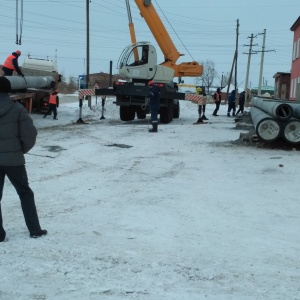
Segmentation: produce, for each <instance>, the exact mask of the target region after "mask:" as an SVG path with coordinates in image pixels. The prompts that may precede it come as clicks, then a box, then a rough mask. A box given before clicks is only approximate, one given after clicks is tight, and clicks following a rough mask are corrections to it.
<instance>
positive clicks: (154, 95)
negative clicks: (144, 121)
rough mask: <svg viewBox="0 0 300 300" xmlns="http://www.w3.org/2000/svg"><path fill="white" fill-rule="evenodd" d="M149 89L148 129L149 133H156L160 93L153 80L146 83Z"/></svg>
mask: <svg viewBox="0 0 300 300" xmlns="http://www.w3.org/2000/svg"><path fill="white" fill-rule="evenodd" d="M148 86H149V87H150V89H149V98H150V113H151V123H152V129H149V132H157V126H158V119H157V115H158V111H159V106H160V91H159V88H158V87H157V86H156V85H155V84H154V81H153V80H150V81H149V82H148Z"/></svg>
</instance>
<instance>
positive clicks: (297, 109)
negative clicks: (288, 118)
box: [291, 103, 300, 119]
mask: <svg viewBox="0 0 300 300" xmlns="http://www.w3.org/2000/svg"><path fill="white" fill-rule="evenodd" d="M291 107H292V108H293V116H294V117H295V118H299V119H300V103H292V104H291Z"/></svg>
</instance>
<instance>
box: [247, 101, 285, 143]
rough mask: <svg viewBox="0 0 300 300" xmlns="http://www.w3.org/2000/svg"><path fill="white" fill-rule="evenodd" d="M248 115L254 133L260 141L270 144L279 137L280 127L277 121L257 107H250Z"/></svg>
mask: <svg viewBox="0 0 300 300" xmlns="http://www.w3.org/2000/svg"><path fill="white" fill-rule="evenodd" d="M250 113H251V118H252V122H253V124H254V127H255V132H256V134H257V136H258V137H259V138H260V139H262V140H264V141H267V142H272V141H275V140H277V139H278V138H279V137H280V135H281V131H282V127H281V124H280V123H279V121H278V120H276V119H274V118H273V117H272V116H270V115H268V114H267V113H265V112H264V111H262V110H261V109H259V108H257V107H251V109H250Z"/></svg>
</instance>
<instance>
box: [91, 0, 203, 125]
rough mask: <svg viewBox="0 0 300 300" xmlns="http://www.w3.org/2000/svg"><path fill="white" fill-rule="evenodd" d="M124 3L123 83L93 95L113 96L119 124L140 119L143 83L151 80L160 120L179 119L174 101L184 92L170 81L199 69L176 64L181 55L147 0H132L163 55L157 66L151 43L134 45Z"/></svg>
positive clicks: (197, 73) (145, 88)
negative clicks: (126, 25) (128, 40)
mask: <svg viewBox="0 0 300 300" xmlns="http://www.w3.org/2000/svg"><path fill="white" fill-rule="evenodd" d="M125 1H126V7H127V14H128V19H129V30H130V37H131V42H132V43H131V44H130V45H128V46H127V47H126V48H125V49H124V50H123V52H122V54H121V56H120V58H119V61H118V69H119V74H120V75H122V76H124V77H125V78H126V82H114V84H113V89H98V90H95V93H96V95H114V96H116V104H117V105H118V106H120V119H121V120H122V121H131V120H134V118H135V114H137V118H139V119H144V118H146V113H147V111H146V110H143V109H142V108H143V107H144V104H145V98H146V96H147V95H148V85H147V84H148V82H149V81H150V80H153V81H154V82H155V83H156V84H157V85H158V86H159V88H160V91H161V103H160V111H159V113H160V121H161V122H162V123H169V122H171V121H172V119H173V117H174V118H178V117H179V113H180V108H179V101H178V100H179V99H182V100H183V99H185V94H184V93H178V92H177V91H178V86H177V84H176V83H174V82H173V80H174V77H186V76H190V77H196V76H201V75H202V72H203V67H202V66H201V65H199V63H198V62H196V61H192V62H183V63H180V64H177V63H176V62H177V60H178V59H179V57H180V56H182V55H183V54H181V53H179V52H178V51H177V49H176V47H175V45H174V43H173V41H172V39H171V38H170V36H169V34H168V32H167V30H166V28H165V26H164V25H163V23H162V21H161V19H160V17H159V15H158V14H157V12H156V10H155V8H154V6H153V4H152V3H151V0H134V1H135V3H136V5H137V7H138V8H139V10H140V13H141V16H142V17H143V18H144V19H145V21H146V23H147V25H148V27H149V29H150V30H151V32H152V34H153V36H154V38H155V39H156V41H157V43H158V45H159V47H160V49H161V51H162V53H163V54H164V61H163V62H162V63H158V62H157V53H156V49H155V47H154V46H153V45H152V44H151V43H149V42H136V37H135V31H134V25H133V23H132V17H131V12H130V5H129V0H125Z"/></svg>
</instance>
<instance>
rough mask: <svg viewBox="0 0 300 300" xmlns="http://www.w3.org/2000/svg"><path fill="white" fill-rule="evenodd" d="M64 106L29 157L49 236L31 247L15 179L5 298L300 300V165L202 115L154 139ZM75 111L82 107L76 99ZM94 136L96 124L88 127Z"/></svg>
mask: <svg viewBox="0 0 300 300" xmlns="http://www.w3.org/2000/svg"><path fill="white" fill-rule="evenodd" d="M67 98H68V97H67V96H62V95H60V99H61V101H60V102H61V104H60V107H59V108H58V112H59V113H58V120H57V121H56V120H53V119H52V118H51V117H48V118H47V119H43V117H42V115H32V118H33V119H34V123H35V125H36V127H37V128H38V139H37V143H36V146H35V147H34V148H33V149H32V150H31V152H30V153H29V154H27V155H26V161H27V171H28V176H29V181H30V185H31V187H32V189H33V191H34V192H35V197H36V205H37V208H38V212H39V216H40V222H41V225H42V228H45V229H47V230H48V232H49V234H48V235H47V236H45V237H42V238H39V239H30V238H29V234H28V232H27V229H26V227H25V223H24V220H23V216H22V212H21V208H20V203H19V200H18V197H17V194H16V192H15V190H14V189H13V187H12V186H11V184H10V183H9V181H8V180H6V184H5V189H4V194H3V199H2V213H3V218H4V227H5V229H6V232H7V240H6V241H5V242H3V243H0V263H1V267H0V299H1V300H21V299H26V300H27V299H28V300H29V299H30V300H31V299H39V300H41V299H43V300H46V299H47V300H49V299H51V300H52V299H59V300H60V299H62V300H70V299H76V300H77V299H78V300H79V299H80V300H83V299H108V300H119V299H122V300H123V299H139V300H150V299H151V300H202V299H209V300H246V299H247V300H248V299H249V300H253V299H270V300H276V299H278V300H299V299H300V260H299V253H300V235H299V227H300V202H299V189H298V188H297V186H298V185H299V177H300V170H299V164H298V163H299V152H298V151H282V150H267V149H258V148H255V147H243V146H239V145H233V144H231V143H230V142H231V141H233V140H236V139H238V137H239V135H240V133H241V132H242V131H240V130H237V129H236V126H235V125H236V124H235V123H234V121H233V119H230V118H227V117H226V108H227V107H225V106H222V107H221V109H220V116H219V117H214V118H213V116H212V115H211V114H212V111H213V109H214V106H213V105H207V117H208V118H209V122H211V123H209V124H204V125H192V123H193V122H195V121H196V120H197V118H198V113H197V106H196V105H195V104H193V103H190V102H185V101H181V116H180V118H179V119H175V120H173V122H172V123H170V124H160V125H159V132H158V133H157V134H153V133H148V120H135V121H133V122H121V121H120V120H119V112H118V107H116V106H115V104H113V103H112V100H107V103H106V111H105V113H104V116H105V118H106V119H105V120H100V116H101V99H100V100H99V98H98V99H97V102H98V104H97V105H95V99H93V109H89V108H88V107H87V104H86V103H84V107H83V110H82V119H83V120H84V121H85V122H86V124H76V121H77V120H78V119H79V110H78V103H77V102H72V101H71V102H70V99H71V98H72V97H69V99H68V101H67ZM71 100H72V99H71ZM87 123H88V124H87Z"/></svg>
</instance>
